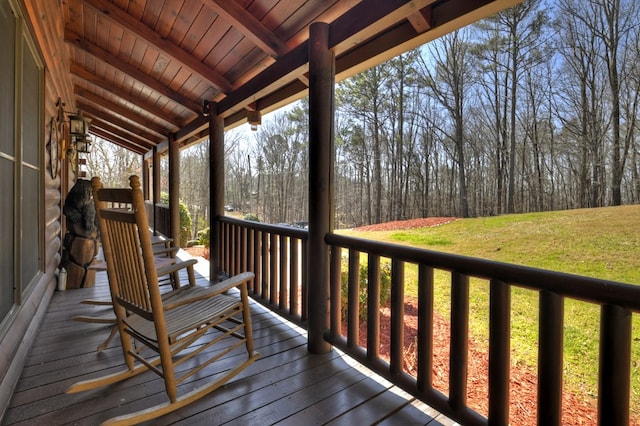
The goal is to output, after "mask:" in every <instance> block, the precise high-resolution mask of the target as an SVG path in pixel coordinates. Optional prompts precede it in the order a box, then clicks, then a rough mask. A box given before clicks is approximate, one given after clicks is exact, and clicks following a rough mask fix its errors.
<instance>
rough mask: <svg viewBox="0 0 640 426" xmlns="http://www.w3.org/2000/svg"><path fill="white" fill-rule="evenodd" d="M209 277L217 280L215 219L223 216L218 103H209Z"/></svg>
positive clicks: (217, 230)
mask: <svg viewBox="0 0 640 426" xmlns="http://www.w3.org/2000/svg"><path fill="white" fill-rule="evenodd" d="M209 183H210V185H209V191H210V193H209V203H210V205H209V230H210V232H211V233H210V240H209V244H210V245H209V268H210V270H209V277H210V278H209V279H210V280H211V282H214V283H215V282H218V281H219V280H220V275H221V273H222V265H221V264H220V259H221V258H220V253H221V252H220V250H221V235H220V227H219V226H217V225H216V224H217V219H218V218H219V217H221V216H224V119H223V118H222V117H220V116H219V115H218V105H217V104H216V103H215V102H211V103H210V104H209Z"/></svg>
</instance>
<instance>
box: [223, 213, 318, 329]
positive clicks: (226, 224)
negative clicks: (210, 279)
mask: <svg viewBox="0 0 640 426" xmlns="http://www.w3.org/2000/svg"><path fill="white" fill-rule="evenodd" d="M215 226H217V227H218V232H219V235H220V241H221V244H222V247H221V249H220V253H221V259H220V264H219V266H220V267H221V269H222V270H223V271H224V272H226V273H227V274H229V275H234V274H237V273H240V272H242V271H252V272H253V273H254V274H255V278H254V280H253V282H251V283H249V292H250V294H251V295H252V297H253V298H254V299H255V300H257V301H259V302H261V303H263V304H264V305H266V306H268V307H270V308H271V309H272V310H274V311H276V312H278V313H280V314H281V315H283V316H284V317H286V318H287V319H289V320H291V321H293V322H296V323H298V324H300V325H303V326H304V325H305V324H306V321H307V312H308V311H307V303H306V300H307V297H306V294H307V288H306V285H307V284H306V283H307V279H306V273H307V272H306V271H307V268H306V259H307V256H306V253H307V239H308V233H307V231H305V230H303V229H300V228H294V227H289V226H277V225H268V224H263V223H258V222H250V221H244V220H238V219H233V218H229V217H223V218H219V220H218V221H216V225H215Z"/></svg>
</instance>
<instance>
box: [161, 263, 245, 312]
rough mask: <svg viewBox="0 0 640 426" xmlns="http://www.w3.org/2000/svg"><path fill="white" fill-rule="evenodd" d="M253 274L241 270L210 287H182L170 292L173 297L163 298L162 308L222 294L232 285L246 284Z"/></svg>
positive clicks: (232, 286)
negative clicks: (239, 272)
mask: <svg viewBox="0 0 640 426" xmlns="http://www.w3.org/2000/svg"><path fill="white" fill-rule="evenodd" d="M254 276H255V275H254V273H253V272H243V273H241V274H238V275H234V276H233V277H230V278H227V279H226V280H224V281H221V282H219V283H216V284H215V285H212V286H211V287H201V286H196V287H195V288H194V287H191V288H186V289H184V291H181V290H182V289H178V290H175V291H174V292H172V294H174V295H175V296H174V297H172V296H169V297H168V298H167V299H165V303H164V310H165V311H169V310H171V309H174V308H177V307H178V306H182V305H185V304H188V303H193V302H196V301H198V300H203V299H209V298H211V297H214V296H218V295H220V294H224V293H226V292H227V291H229V290H231V289H232V288H234V287H241V286H246V284H247V282H248V281H250V280H251V279H253V277H254ZM245 294H246V292H245Z"/></svg>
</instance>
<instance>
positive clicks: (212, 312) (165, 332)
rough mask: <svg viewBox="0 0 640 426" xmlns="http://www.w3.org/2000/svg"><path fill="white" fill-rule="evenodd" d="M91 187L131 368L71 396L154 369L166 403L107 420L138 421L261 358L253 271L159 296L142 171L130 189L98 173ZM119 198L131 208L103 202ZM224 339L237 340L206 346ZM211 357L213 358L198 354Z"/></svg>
mask: <svg viewBox="0 0 640 426" xmlns="http://www.w3.org/2000/svg"><path fill="white" fill-rule="evenodd" d="M92 184H93V196H94V198H95V202H96V205H97V206H99V208H98V209H97V212H96V213H97V215H98V223H99V226H100V232H101V237H102V245H103V250H104V256H105V260H106V264H107V274H108V278H109V288H110V291H111V298H112V302H113V309H114V311H115V314H116V318H117V327H118V331H119V334H120V341H121V344H122V352H123V355H124V361H125V364H126V369H125V370H123V371H122V372H119V373H115V374H111V375H108V376H104V377H100V378H96V379H91V380H87V381H83V382H79V383H76V384H74V385H72V386H71V387H70V388H69V389H67V393H75V392H81V391H86V390H90V389H95V388H98V387H101V386H105V385H109V384H112V383H116V382H119V381H121V380H124V379H127V378H129V377H133V376H136V375H138V374H140V373H142V372H145V371H147V370H152V371H154V372H155V373H157V374H158V375H160V376H161V377H162V378H163V379H164V384H165V390H166V393H167V396H168V401H167V402H165V403H163V404H160V405H156V406H154V407H150V408H147V409H144V410H142V411H138V412H135V413H131V414H126V415H122V416H119V417H115V418H112V419H110V420H108V421H107V422H105V424H135V423H140V422H143V421H147V420H151V419H154V418H157V417H159V416H162V415H165V414H167V413H170V412H172V411H174V410H177V409H179V408H181V407H184V406H186V405H188V404H190V403H192V402H194V401H196V400H198V399H200V398H202V397H203V396H205V395H207V394H209V393H210V392H212V391H214V390H215V389H217V388H218V387H220V386H222V385H223V384H224V383H226V382H228V381H229V380H230V379H231V378H232V377H234V376H236V375H237V374H238V373H240V372H241V371H242V370H244V369H245V368H246V367H247V366H249V365H250V364H251V363H252V362H253V361H255V360H256V359H257V357H258V356H259V355H258V354H257V353H256V352H254V350H253V337H252V333H251V318H250V313H249V302H248V293H247V282H248V281H250V280H251V279H252V278H253V277H254V275H253V273H250V272H245V273H241V274H238V275H236V276H233V277H231V278H229V279H227V280H225V281H222V282H220V283H216V284H214V285H212V286H210V287H203V286H200V285H194V284H192V283H190V284H189V285H187V286H183V287H180V288H178V289H177V290H172V291H169V292H166V293H164V294H162V293H161V291H160V287H159V285H158V272H157V268H156V265H155V263H154V253H153V249H152V244H151V238H150V235H149V232H148V222H147V217H146V212H145V208H144V200H143V195H142V191H141V190H140V186H141V185H140V179H139V178H138V177H137V176H132V177H131V178H130V184H131V189H124V188H118V189H116V188H112V189H105V188H102V185H101V183H100V179H99V178H93V179H92ZM116 198H120V199H122V201H123V202H128V203H131V204H132V205H133V209H132V210H123V209H109V208H107V207H106V203H105V202H104V200H114V199H116ZM234 289H237V290H238V291H234ZM238 293H239V294H238ZM205 334H207V336H205ZM209 334H210V335H209ZM203 337H204V339H203ZM226 338H230V339H232V340H235V343H234V344H231V345H225V344H223V345H221V347H222V349H221V350H220V351H215V352H214V351H211V350H210V351H207V348H209V347H210V346H212V345H215V344H217V343H220V342H221V341H223V340H225V339H226ZM199 339H202V340H200V342H199V343H201V342H203V341H205V343H204V344H200V345H199V346H197V347H191V345H192V344H193V343H194V342H196V341H197V340H199ZM133 342H135V344H134V343H133ZM243 345H244V346H245V348H246V351H247V357H246V358H244V359H243V360H241V361H240V362H238V363H237V364H236V366H235V367H232V368H230V369H229V370H227V371H225V374H224V375H223V376H222V377H218V376H216V378H215V379H213V380H212V381H211V382H210V383H209V384H207V385H205V386H203V387H200V388H197V389H195V390H192V391H190V392H186V393H182V394H180V395H179V389H178V384H180V383H182V382H183V381H185V380H186V379H188V378H189V377H191V376H193V375H194V374H196V373H199V372H202V370H203V369H204V368H206V367H207V366H209V365H210V364H212V363H213V362H215V361H217V360H219V359H220V358H222V357H224V356H225V355H227V354H228V353H230V352H231V351H233V350H235V349H236V348H238V347H240V346H243ZM187 349H188V350H187ZM206 354H209V355H210V358H209V359H206V360H203V359H201V358H203V357H204V356H205V355H206ZM196 356H197V357H199V358H198V359H197V362H189V363H185V362H186V361H188V360H189V359H192V358H194V357H196ZM181 364H182V365H194V367H193V368H191V369H187V370H186V371H184V372H182V373H181V375H180V376H179V377H178V376H177V374H176V373H177V372H176V371H174V368H175V367H176V366H177V365H181ZM225 368H226V367H225Z"/></svg>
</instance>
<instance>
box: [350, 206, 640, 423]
mask: <svg viewBox="0 0 640 426" xmlns="http://www.w3.org/2000/svg"><path fill="white" fill-rule="evenodd" d="M339 233H340V234H343V235H349V236H354V237H358V238H367V239H373V240H376V241H384V242H389V243H395V244H405V245H411V246H415V247H422V248H427V249H430V250H438V251H443V252H448V253H455V254H462V255H466V256H473V257H479V258H483V259H491V260H497V261H501V262H508V263H515V264H519V265H526V266H533V267H537V268H543V269H549V270H554V271H561V272H568V273H572V274H578V275H584V276H589V277H595V278H602V279H607V280H612V281H619V282H624V283H629V284H635V285H640V205H635V206H620V207H606V208H599V209H579V210H569V211H554V212H545V213H528V214H517V215H504V216H495V217H487V218H471V219H459V220H456V221H454V222H451V223H449V224H446V225H442V226H438V227H433V228H416V229H408V230H395V231H366V232H365V231H355V230H344V231H340V232H339ZM406 275H407V276H406V278H407V279H406V282H407V283H409V284H408V287H407V289H406V294H407V295H416V294H417V288H416V284H415V282H416V281H417V280H416V279H414V278H413V277H415V276H416V275H417V273H416V271H415V268H411V267H408V268H407V270H406ZM488 288H489V285H488V283H487V282H486V281H483V280H477V279H472V280H471V293H470V306H471V322H470V330H471V333H472V335H473V337H474V338H475V339H476V340H477V341H480V342H487V340H488V318H489V314H488V305H489V302H488V300H489V297H488V296H489V295H488ZM435 292H436V294H435V298H436V302H435V303H436V310H437V311H438V312H439V313H441V314H442V315H445V316H446V317H448V313H449V300H450V299H449V294H450V286H449V274H448V273H446V272H438V273H437V274H436V285H435ZM511 305H512V313H511V319H512V323H511V327H512V330H511V335H512V340H511V345H512V364H516V365H526V366H529V367H532V368H534V369H535V368H537V364H536V362H537V361H536V358H537V350H538V349H537V342H538V293H537V292H535V291H531V290H525V289H520V288H513V290H512V301H511ZM599 318H600V309H599V306H595V305H591V304H588V303H584V302H580V301H576V300H566V301H565V327H564V350H565V359H564V364H565V365H564V375H565V377H564V378H565V387H566V390H568V391H572V392H575V393H578V394H580V395H584V394H587V395H591V396H596V395H597V389H598V386H597V374H598V371H597V365H598V335H599V326H600V324H599V323H600V321H599ZM633 336H634V338H633V343H632V351H633V353H632V365H631V369H632V383H631V386H632V389H631V400H632V411H633V412H634V414H636V415H639V414H640V343H639V342H640V315H638V314H634V315H633Z"/></svg>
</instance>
